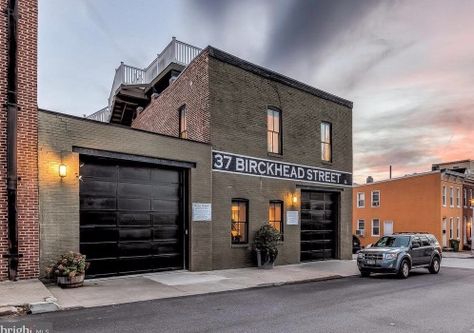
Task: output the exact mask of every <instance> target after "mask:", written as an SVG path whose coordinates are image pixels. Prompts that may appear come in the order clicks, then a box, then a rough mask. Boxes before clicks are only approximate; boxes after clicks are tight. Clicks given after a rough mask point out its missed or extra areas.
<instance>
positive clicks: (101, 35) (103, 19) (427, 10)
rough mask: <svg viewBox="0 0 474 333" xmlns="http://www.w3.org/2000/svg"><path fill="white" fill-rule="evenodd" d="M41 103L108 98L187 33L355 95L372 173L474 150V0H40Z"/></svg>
mask: <svg viewBox="0 0 474 333" xmlns="http://www.w3.org/2000/svg"><path fill="white" fill-rule="evenodd" d="M39 2H40V23H39V24H40V26H39V101H38V102H39V106H40V107H42V108H47V109H51V110H56V111H60V112H65V113H71V114H75V115H83V114H90V113H92V112H94V111H96V110H98V109H100V108H102V107H104V106H105V105H106V103H107V97H108V95H109V92H110V87H111V84H112V79H113V76H114V71H115V68H116V67H117V66H118V65H119V64H120V61H124V62H125V63H127V64H130V65H134V66H137V67H145V66H147V65H148V64H149V63H150V62H151V61H152V60H153V59H154V58H155V57H156V54H157V53H158V52H160V51H161V49H163V47H164V46H166V44H167V43H168V42H169V41H170V40H171V37H172V36H176V37H177V38H178V39H179V40H182V41H185V42H188V43H190V44H193V45H196V46H199V47H205V46H207V45H213V46H215V47H217V48H220V49H223V50H225V51H228V52H230V53H233V54H235V55H237V56H239V57H241V58H244V59H247V60H249V61H251V62H254V63H256V64H259V65H262V66H265V67H268V68H270V69H272V70H275V71H278V72H280V73H282V74H285V75H288V76H291V77H293V78H295V79H297V80H300V81H302V82H305V83H308V84H310V85H313V86H315V87H317V88H319V89H322V90H325V91H328V92H331V93H334V94H336V95H339V96H341V97H344V98H347V99H349V100H352V101H353V102H354V109H353V119H354V129H353V132H354V174H355V178H356V181H358V182H362V181H363V180H364V179H365V177H367V176H368V175H372V176H373V177H374V178H375V179H376V180H380V179H384V178H387V177H388V168H389V165H390V164H392V165H393V170H394V176H402V175H404V174H407V173H413V172H421V171H427V170H429V169H430V166H431V163H435V162H440V161H448V160H455V159H465V158H474V151H473V147H474V19H473V18H472V14H473V13H474V1H471V0H465V1H463V0H457V1H455V2H454V1H453V2H451V1H443V0H438V1H436V0H433V1H431V0H430V1H411V0H400V1H373V0H361V1H355V0H340V1H333V0H321V1H319V0H318V1H310V0H300V1H290V0H262V1H257V0H229V1H223V0H170V1H157V0H133V1H132V0H40V1H39Z"/></svg>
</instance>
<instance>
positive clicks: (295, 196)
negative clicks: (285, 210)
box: [291, 193, 298, 204]
mask: <svg viewBox="0 0 474 333" xmlns="http://www.w3.org/2000/svg"><path fill="white" fill-rule="evenodd" d="M291 201H292V202H293V203H294V204H297V203H298V196H297V195H296V193H293V195H292V198H291Z"/></svg>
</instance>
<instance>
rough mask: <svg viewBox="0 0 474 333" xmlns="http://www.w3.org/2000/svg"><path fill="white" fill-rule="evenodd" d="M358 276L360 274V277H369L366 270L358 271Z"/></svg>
mask: <svg viewBox="0 0 474 333" xmlns="http://www.w3.org/2000/svg"><path fill="white" fill-rule="evenodd" d="M360 276H362V277H369V276H370V272H368V271H360Z"/></svg>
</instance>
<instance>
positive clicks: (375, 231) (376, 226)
mask: <svg viewBox="0 0 474 333" xmlns="http://www.w3.org/2000/svg"><path fill="white" fill-rule="evenodd" d="M372 236H380V220H379V219H373V220H372Z"/></svg>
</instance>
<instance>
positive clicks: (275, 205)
mask: <svg viewBox="0 0 474 333" xmlns="http://www.w3.org/2000/svg"><path fill="white" fill-rule="evenodd" d="M268 224H270V225H271V226H272V227H274V228H275V229H276V230H278V231H279V232H280V234H282V235H283V201H277V200H275V201H270V206H269V207H268ZM282 239H283V238H282Z"/></svg>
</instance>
